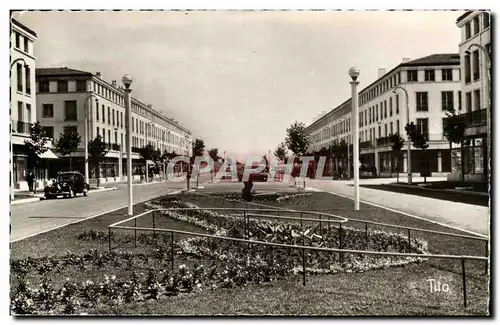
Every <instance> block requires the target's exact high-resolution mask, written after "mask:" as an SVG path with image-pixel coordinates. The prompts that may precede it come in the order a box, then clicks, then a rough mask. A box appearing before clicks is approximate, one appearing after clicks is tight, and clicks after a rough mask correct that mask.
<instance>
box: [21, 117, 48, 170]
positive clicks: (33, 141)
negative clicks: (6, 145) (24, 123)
mask: <svg viewBox="0 0 500 325" xmlns="http://www.w3.org/2000/svg"><path fill="white" fill-rule="evenodd" d="M47 141H48V138H47V135H46V133H45V130H44V129H43V126H41V125H40V122H35V123H33V124H31V126H30V137H29V139H28V140H24V144H25V145H26V149H27V152H28V169H33V168H35V167H38V166H39V165H40V163H41V160H42V159H41V158H40V155H41V154H43V153H44V152H46V151H47V150H49V148H48V147H47Z"/></svg>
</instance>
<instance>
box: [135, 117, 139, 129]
mask: <svg viewBox="0 0 500 325" xmlns="http://www.w3.org/2000/svg"><path fill="white" fill-rule="evenodd" d="M138 125H139V124H138V121H137V119H136V120H135V132H139V131H138V130H139V128H138V127H137V126H138Z"/></svg>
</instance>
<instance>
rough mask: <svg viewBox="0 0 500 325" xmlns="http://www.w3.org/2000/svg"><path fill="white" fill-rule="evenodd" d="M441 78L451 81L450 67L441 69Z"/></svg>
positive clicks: (451, 71)
mask: <svg viewBox="0 0 500 325" xmlns="http://www.w3.org/2000/svg"><path fill="white" fill-rule="evenodd" d="M441 79H442V80H443V81H453V70H452V69H443V70H441Z"/></svg>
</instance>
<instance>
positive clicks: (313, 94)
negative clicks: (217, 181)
mask: <svg viewBox="0 0 500 325" xmlns="http://www.w3.org/2000/svg"><path fill="white" fill-rule="evenodd" d="M461 14H462V12H460V11H350V12H346V11H344V12H338V11H189V12H185V11H151V12H137V11H136V12H109V11H108V12H23V13H22V14H20V15H14V17H15V18H17V19H18V20H19V21H21V22H22V23H23V24H25V25H27V26H28V27H29V28H31V29H33V30H34V31H35V32H36V33H37V34H38V40H37V42H36V43H35V56H36V58H37V63H36V65H37V67H38V68H41V67H62V66H65V67H68V68H72V69H77V70H84V71H89V72H93V73H95V72H96V71H100V72H101V73H102V75H103V78H104V79H105V80H107V81H111V80H118V82H119V83H120V80H121V76H123V75H124V74H125V73H128V74H130V75H132V76H133V78H134V82H133V84H132V88H133V93H132V95H133V96H134V97H135V98H138V99H139V100H141V101H143V102H145V103H148V104H152V105H153V108H154V109H156V110H157V111H161V112H163V113H164V114H166V115H168V116H171V117H173V118H174V119H176V120H178V121H179V122H180V123H181V124H182V125H184V126H186V127H187V128H188V129H190V130H192V132H193V135H194V136H195V137H197V138H200V139H203V140H204V142H205V145H206V147H207V149H210V148H218V149H219V152H220V154H221V155H222V153H223V151H226V152H227V154H231V155H235V156H236V157H242V156H248V155H259V156H262V155H263V154H266V153H267V152H268V150H271V152H273V151H274V149H275V148H276V146H277V145H278V144H279V143H280V142H281V141H283V140H284V139H285V136H286V128H287V127H289V126H290V125H291V124H292V123H293V122H294V121H296V120H297V121H300V122H304V123H305V124H306V125H308V124H310V123H312V121H313V118H314V117H315V116H317V115H319V114H320V113H322V112H323V111H328V110H330V109H332V108H335V107H336V106H337V105H339V104H341V103H343V102H344V101H345V100H347V99H348V98H349V97H350V85H349V81H350V78H349V76H348V74H347V71H348V69H349V67H351V66H356V67H358V68H359V69H360V71H361V75H360V77H359V81H360V87H361V88H360V89H362V88H363V87H365V86H367V85H368V84H370V83H371V82H373V81H374V80H376V78H377V69H378V68H386V69H387V70H390V69H392V68H393V67H395V66H396V65H398V64H399V63H400V62H401V61H402V59H403V58H411V59H417V58H419V57H423V56H427V55H430V54H433V53H455V52H458V43H459V40H460V34H459V33H460V31H459V29H458V27H457V26H456V25H455V21H456V19H457V17H459V16H460V15H461Z"/></svg>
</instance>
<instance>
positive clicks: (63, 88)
mask: <svg viewBox="0 0 500 325" xmlns="http://www.w3.org/2000/svg"><path fill="white" fill-rule="evenodd" d="M57 91H58V92H60V93H67V92H68V82H67V81H61V80H59V81H58V82H57Z"/></svg>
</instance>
